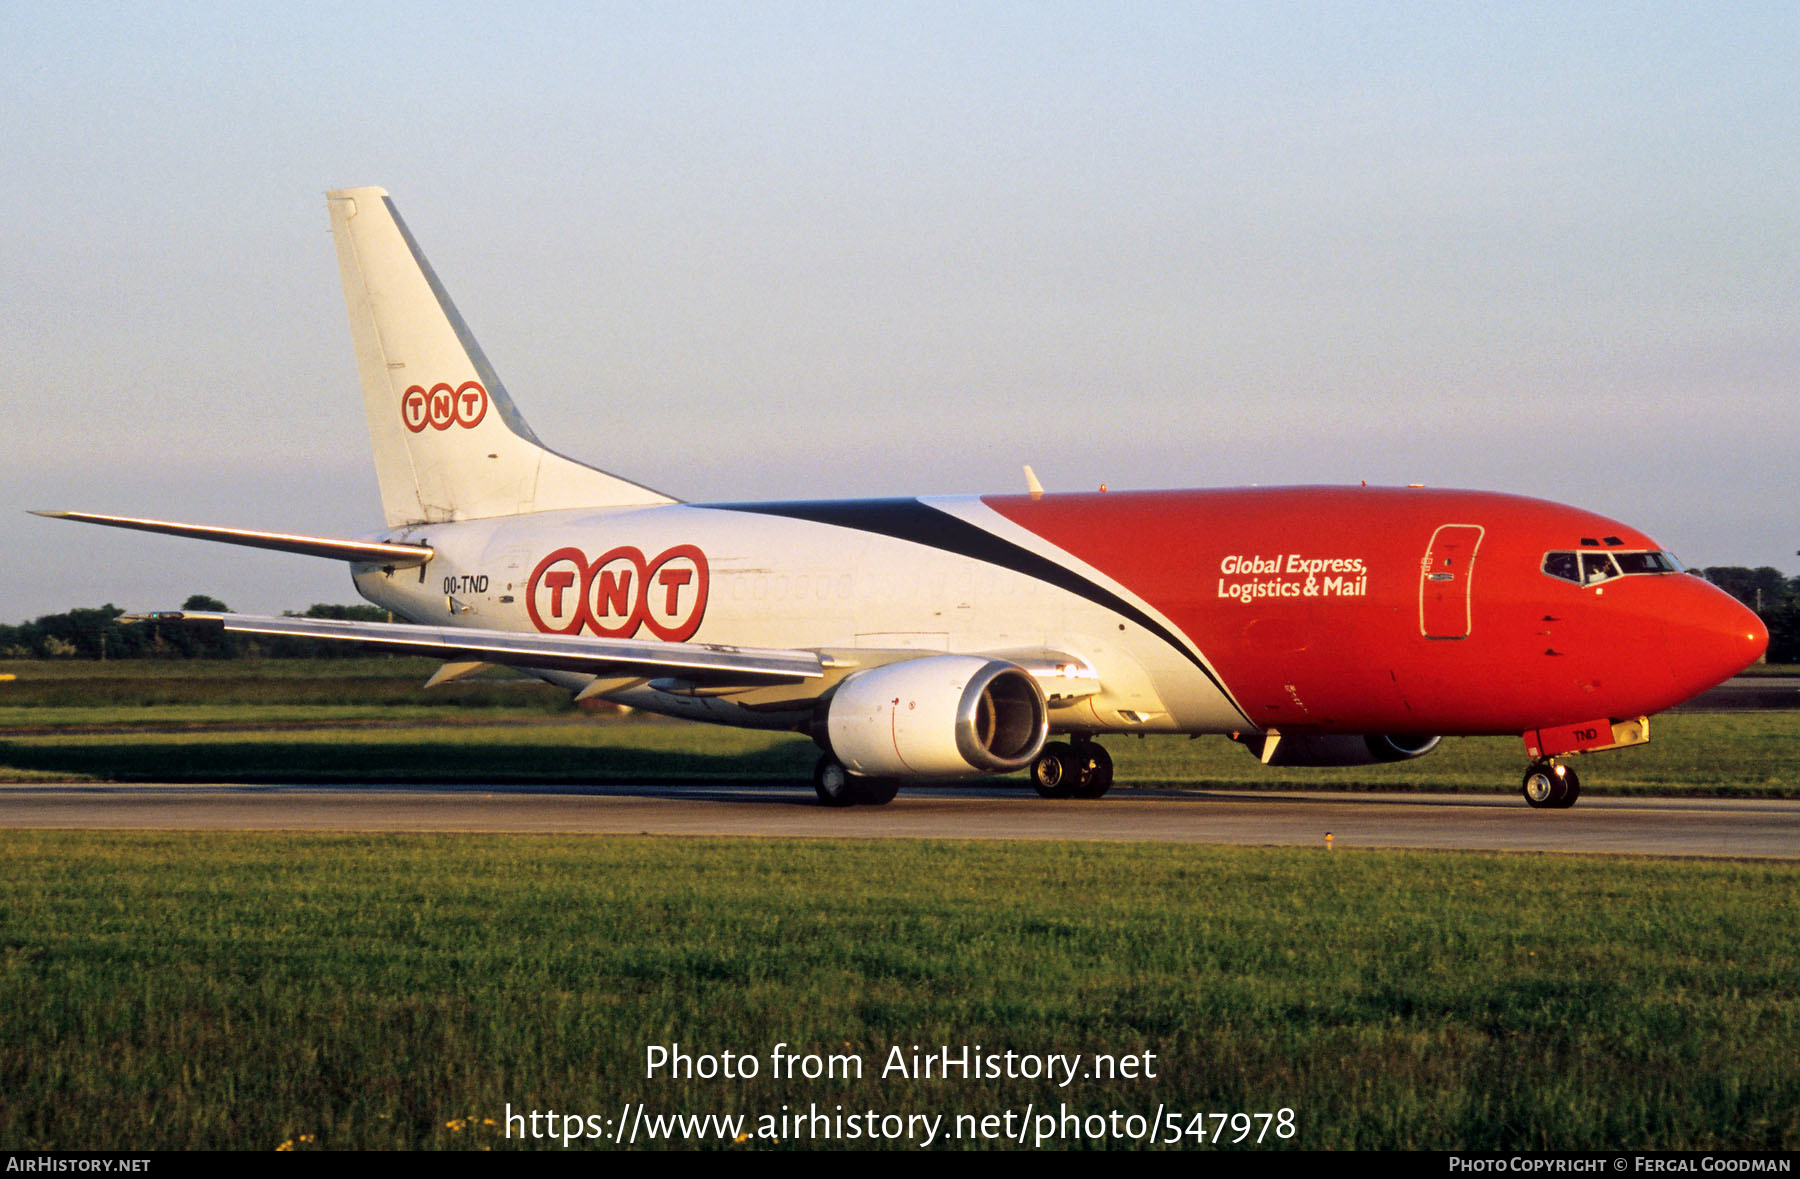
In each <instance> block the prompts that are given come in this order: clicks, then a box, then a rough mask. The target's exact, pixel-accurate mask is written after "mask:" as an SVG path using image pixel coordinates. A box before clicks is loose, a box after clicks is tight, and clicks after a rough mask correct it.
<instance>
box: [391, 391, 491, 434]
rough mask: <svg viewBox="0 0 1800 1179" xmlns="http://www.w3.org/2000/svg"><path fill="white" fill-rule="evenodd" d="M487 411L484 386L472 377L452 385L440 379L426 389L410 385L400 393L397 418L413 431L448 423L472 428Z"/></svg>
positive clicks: (467, 428) (419, 431) (440, 426)
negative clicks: (453, 386) (455, 385)
mask: <svg viewBox="0 0 1800 1179" xmlns="http://www.w3.org/2000/svg"><path fill="white" fill-rule="evenodd" d="M487 411H488V395H487V390H486V389H483V388H482V387H481V386H480V385H479V384H477V383H476V382H474V381H464V382H463V383H462V384H460V385H458V386H457V387H456V388H454V389H452V388H451V387H450V386H448V385H445V384H442V383H439V384H436V385H433V386H432V387H431V388H429V389H427V388H425V386H423V385H414V386H412V387H411V388H409V389H407V391H406V392H405V393H402V394H401V395H400V420H401V421H402V422H405V423H406V428H407V429H408V430H411V431H412V432H413V433H415V434H419V433H423V432H424V430H425V428H426V427H427V426H429V427H431V428H432V429H433V430H448V429H449V428H450V427H451V426H461V427H462V428H463V429H465V430H469V429H473V428H474V427H476V426H479V425H480V424H481V419H482V418H485V417H486V416H487Z"/></svg>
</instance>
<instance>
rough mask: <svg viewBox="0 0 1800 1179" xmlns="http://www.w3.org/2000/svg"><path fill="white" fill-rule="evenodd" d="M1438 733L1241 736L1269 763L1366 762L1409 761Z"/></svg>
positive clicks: (1424, 750) (1432, 743)
mask: <svg viewBox="0 0 1800 1179" xmlns="http://www.w3.org/2000/svg"><path fill="white" fill-rule="evenodd" d="M1439 740H1441V738H1438V737H1418V736H1413V735H1410V734H1408V735H1395V734H1391V733H1369V734H1346V735H1342V736H1339V735H1337V734H1318V733H1312V734H1307V735H1305V736H1286V735H1277V734H1275V733H1265V734H1263V735H1262V736H1260V737H1250V738H1247V739H1245V740H1244V742H1243V744H1244V746H1245V747H1246V748H1247V749H1249V750H1250V752H1251V753H1254V754H1256V756H1257V757H1259V758H1261V759H1262V761H1263V764H1264V765H1271V766H1369V765H1375V764H1377V763H1380V762H1389V761H1410V760H1412V759H1413V758H1415V757H1424V756H1425V755H1426V754H1427V753H1430V752H1431V751H1432V750H1433V749H1436V748H1437V745H1438V741H1439Z"/></svg>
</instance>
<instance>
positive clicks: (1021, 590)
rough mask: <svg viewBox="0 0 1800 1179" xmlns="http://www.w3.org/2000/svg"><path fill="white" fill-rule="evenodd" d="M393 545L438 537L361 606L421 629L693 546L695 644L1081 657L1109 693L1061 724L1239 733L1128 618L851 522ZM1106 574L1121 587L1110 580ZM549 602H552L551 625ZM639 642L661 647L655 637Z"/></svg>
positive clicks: (473, 525)
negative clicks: (596, 571)
mask: <svg viewBox="0 0 1800 1179" xmlns="http://www.w3.org/2000/svg"><path fill="white" fill-rule="evenodd" d="M931 503H932V506H934V507H939V508H942V509H945V510H949V511H951V512H952V514H954V515H958V516H961V517H963V518H965V519H970V520H971V522H974V523H978V525H979V526H981V527H984V528H989V529H990V530H991V531H996V532H998V531H999V529H998V528H994V527H992V521H993V520H995V519H1000V518H999V517H998V516H997V515H996V514H995V513H992V512H991V511H990V510H989V509H987V508H986V506H985V505H983V504H981V503H980V501H979V500H977V499H974V498H973V497H970V498H968V499H945V500H933V501H931ZM1008 530H1009V531H1014V532H1023V530H1019V529H1016V528H1013V527H1012V526H1010V525H1009V526H1008ZM381 537H382V538H383V539H390V540H396V541H402V542H407V543H419V544H423V543H429V544H430V546H431V548H432V550H433V551H434V553H435V556H434V557H433V558H432V560H431V561H430V562H429V563H428V564H427V565H425V566H424V567H423V568H422V569H399V570H395V571H394V572H392V573H391V574H390V573H384V572H383V571H382V570H381V569H380V568H379V567H375V566H357V567H356V568H355V569H354V570H353V577H354V580H355V583H356V588H357V590H358V591H359V592H360V593H361V594H362V595H363V596H364V597H365V598H367V599H368V600H370V601H371V602H374V603H376V604H377V605H379V606H381V607H383V608H385V609H388V610H391V611H393V612H394V613H395V614H396V615H397V616H399V617H402V618H407V619H410V620H412V621H414V622H422V623H431V624H434V625H450V626H468V627H480V628H488V629H495V630H509V631H520V632H524V633H533V632H535V631H536V630H537V629H538V628H537V627H536V626H535V625H534V623H533V622H532V619H531V616H530V613H529V611H528V609H527V602H528V599H529V596H530V590H531V587H530V581H531V577H532V574H533V571H534V570H536V569H537V567H538V565H539V563H540V562H542V561H543V560H544V558H546V557H547V556H549V555H550V554H552V553H555V552H557V551H558V550H561V549H576V550H579V551H580V552H581V553H583V554H585V556H586V558H587V559H588V560H589V561H594V560H596V559H597V558H599V557H600V556H601V555H602V554H604V553H606V552H608V551H610V550H613V549H616V548H619V547H622V546H629V547H631V548H635V549H637V550H639V551H640V552H641V553H643V554H644V555H645V556H646V557H647V558H650V559H654V558H655V557H656V556H657V555H658V554H660V553H664V552H667V551H668V550H670V549H672V548H675V547H677V546H681V545H693V546H695V547H697V548H698V549H700V550H701V552H703V553H704V554H705V557H706V561H707V565H708V568H709V574H710V582H709V585H708V587H707V600H706V606H705V612H704V616H703V618H702V620H701V623H700V625H699V628H698V630H697V631H696V632H695V633H694V634H693V635H692V637H691V639H690V640H689V641H691V642H697V643H713V644H722V645H732V646H745V647H770V648H787V649H807V650H816V649H827V648H837V649H847V650H871V651H875V650H881V651H892V650H895V649H907V650H922V651H940V652H941V651H948V652H958V653H980V654H987V653H1003V652H1006V651H1009V650H1010V651H1025V650H1045V649H1048V650H1055V651H1061V652H1066V653H1068V654H1070V655H1074V656H1077V657H1079V658H1080V659H1083V660H1085V661H1087V662H1088V664H1089V665H1090V666H1092V667H1093V668H1094V669H1095V671H1096V672H1097V673H1098V677H1099V681H1100V684H1101V691H1100V692H1099V693H1098V694H1097V695H1095V696H1092V697H1089V698H1087V699H1085V700H1082V701H1079V702H1077V703H1075V704H1072V705H1069V706H1068V707H1066V708H1061V709H1057V710H1054V711H1053V712H1052V714H1051V723H1052V726H1053V727H1055V728H1057V729H1061V730H1065V731H1080V730H1085V731H1091V732H1214V733H1216V732H1227V731H1231V730H1233V729H1237V728H1241V727H1242V726H1243V721H1242V718H1241V717H1240V716H1239V714H1238V713H1237V711H1236V710H1235V709H1234V708H1233V707H1232V704H1231V702H1230V701H1229V700H1227V699H1226V698H1225V697H1224V695H1223V694H1222V693H1220V691H1219V690H1218V689H1217V688H1216V687H1215V686H1214V685H1213V684H1212V683H1211V682H1209V680H1208V679H1207V677H1206V675H1205V674H1204V673H1203V672H1202V671H1201V670H1200V669H1199V668H1198V667H1196V666H1195V665H1194V663H1193V662H1192V661H1191V660H1190V659H1189V658H1188V656H1187V655H1185V654H1184V653H1183V652H1181V651H1179V650H1177V649H1175V648H1174V647H1173V646H1171V645H1170V643H1169V642H1168V641H1167V640H1166V639H1164V638H1162V637H1160V636H1158V635H1156V634H1153V633H1150V632H1149V631H1147V630H1145V629H1144V627H1142V626H1141V625H1139V624H1138V623H1136V622H1134V621H1132V620H1130V619H1128V618H1124V617H1122V616H1120V615H1119V614H1118V613H1117V612H1115V611H1113V610H1110V609H1108V608H1106V607H1104V606H1101V605H1099V604H1097V603H1095V602H1091V601H1089V600H1087V599H1086V598H1084V597H1081V596H1080V595H1078V594H1075V593H1071V592H1069V591H1068V590H1064V589H1060V588H1058V587H1056V586H1053V585H1049V584H1046V583H1044V582H1042V581H1040V580H1038V579H1036V578H1034V577H1030V576H1027V575H1025V574H1022V573H1018V572H1015V571H1014V570H1011V569H1007V568H1003V567H1001V566H997V565H993V564H989V563H987V562H984V561H979V560H975V559H973V558H969V557H964V556H961V555H959V554H956V553H951V552H945V551H942V550H939V549H934V548H931V547H929V546H926V545H921V544H915V543H913V542H910V541H904V540H898V539H894V538H892V537H888V536H883V535H879V534H876V533H870V532H864V531H860V530H858V529H854V528H846V527H840V526H836V525H829V524H820V523H816V522H813V521H808V520H798V519H792V518H789V517H785V516H776V515H764V514H760V513H757V512H752V511H736V510H730V509H720V508H706V507H699V506H693V505H686V504H678V505H671V506H663V507H648V508H623V509H612V510H597V511H560V512H545V513H537V514H533V515H529V516H515V517H502V518H494V519H487V520H468V521H460V522H456V523H449V524H421V525H415V526H411V527H407V528H404V529H399V530H394V531H389V532H385V533H382V534H381ZM1024 538H1025V539H1029V540H1030V541H1031V546H1030V547H1031V548H1032V550H1033V551H1036V552H1038V553H1039V554H1040V555H1046V556H1050V555H1052V554H1054V557H1053V559H1055V560H1057V561H1058V562H1059V563H1060V564H1063V565H1065V566H1067V567H1070V568H1074V569H1077V570H1078V571H1079V572H1081V573H1082V574H1083V575H1084V576H1090V577H1093V576H1095V575H1094V574H1093V572H1092V571H1090V570H1088V569H1087V568H1086V566H1084V565H1082V564H1081V563H1080V562H1077V561H1074V560H1073V559H1072V558H1070V557H1068V555H1067V554H1062V553H1060V552H1059V551H1057V550H1054V549H1051V548H1050V547H1049V546H1048V545H1047V544H1046V543H1045V542H1043V541H1042V540H1041V539H1040V538H1036V537H1033V536H1030V534H1025V537H1024ZM1007 539H1009V540H1013V541H1014V542H1015V543H1022V539H1021V538H1019V537H1014V536H1008V537H1007ZM1095 579H1096V580H1099V581H1100V582H1101V584H1103V585H1107V586H1108V588H1112V589H1114V590H1115V592H1117V589H1118V587H1115V586H1112V585H1111V584H1110V582H1109V581H1108V580H1107V579H1103V578H1098V577H1096V578H1095ZM638 588H639V589H643V588H646V587H638ZM680 588H685V587H680ZM648 589H649V590H650V592H661V590H660V589H659V587H648ZM565 592H566V593H575V592H579V591H578V589H573V588H572V589H570V590H567V591H565ZM1121 596H1124V597H1127V600H1133V602H1134V604H1137V603H1136V602H1135V600H1134V599H1133V598H1132V597H1131V596H1129V595H1126V594H1121ZM548 601H549V599H548V598H547V597H540V613H542V612H544V611H545V610H547V609H548V606H547V605H546V604H544V603H547V602H548ZM564 608H565V611H566V609H567V606H566V602H565V607H564ZM1170 629H1171V630H1173V629H1174V628H1173V627H1171V628H1170ZM621 637H631V636H621ZM635 637H638V638H653V637H655V636H654V635H652V634H651V633H650V631H649V630H648V629H644V630H640V631H639V632H637V634H636V636H635ZM543 678H545V679H547V680H550V681H551V682H554V683H558V684H560V685H561V686H564V687H568V688H572V689H577V690H578V689H579V688H581V687H583V686H585V685H586V684H587V683H588V682H590V679H591V677H586V676H577V675H571V674H568V673H562V674H545V675H544V676H543ZM608 696H609V698H614V699H619V700H620V701H621V702H624V703H629V704H631V705H633V706H635V707H640V708H645V709H648V710H651V711H656V712H663V713H668V714H671V715H677V716H686V717H690V718H692V719H697V720H709V721H715V722H723V723H729V724H738V725H746V724H757V723H763V724H779V725H780V726H781V727H786V726H787V724H788V723H790V721H791V718H788V719H771V718H766V717H765V718H762V719H761V721H760V722H759V721H758V720H757V719H756V718H754V717H747V716H745V715H743V710H741V709H738V708H737V707H736V706H735V705H734V704H732V703H731V702H730V701H729V700H717V699H710V700H709V699H704V698H688V697H671V696H669V695H668V694H666V693H662V692H657V691H654V690H651V689H648V688H644V687H641V686H640V687H636V688H632V689H627V690H625V691H623V692H612V693H608Z"/></svg>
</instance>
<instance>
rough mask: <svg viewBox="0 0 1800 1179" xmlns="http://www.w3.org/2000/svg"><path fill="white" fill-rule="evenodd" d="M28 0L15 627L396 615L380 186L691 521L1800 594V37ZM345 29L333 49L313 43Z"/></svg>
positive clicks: (1605, 27) (12, 273) (12, 415)
mask: <svg viewBox="0 0 1800 1179" xmlns="http://www.w3.org/2000/svg"><path fill="white" fill-rule="evenodd" d="M244 7H248V6H232V5H223V4H220V5H168V4H125V3H119V4H104V5H103V4H84V3H78V2H77V3H68V4H58V5H8V6H6V8H5V10H4V11H0V160H4V161H5V162H6V164H7V167H5V168H4V169H0V203H3V206H4V208H5V209H6V211H7V214H8V216H7V229H6V231H5V233H4V234H0V267H3V272H4V278H3V279H0V360H3V361H4V364H5V375H6V379H5V381H4V382H3V383H0V410H3V411H4V413H5V420H6V422H7V423H8V428H7V430H6V437H7V439H8V441H9V443H10V445H9V446H8V447H7V448H6V461H5V463H4V464H0V544H3V545H4V554H5V556H4V558H0V622H9V623H11V622H19V621H23V620H26V619H29V618H32V617H35V616H37V615H40V614H44V613H49V612H52V611H60V610H64V609H67V608H70V607H72V606H94V605H100V604H102V603H114V604H116V605H118V606H120V607H123V608H125V609H132V610H138V609H157V608H168V607H172V606H178V605H179V604H180V603H181V601H182V600H184V599H185V598H186V597H187V596H188V595H190V594H195V593H204V594H208V595H211V596H214V597H217V598H220V599H223V600H224V601H225V602H227V603H228V604H229V605H230V606H231V607H232V608H234V609H237V610H240V611H246V612H257V613H278V612H280V611H282V610H303V609H305V608H306V607H307V606H308V605H310V604H312V603H314V602H349V601H354V600H355V592H354V590H353V588H352V587H351V585H350V582H349V578H348V575H347V573H346V572H345V570H344V569H343V567H342V566H341V565H338V564H336V563H333V562H327V561H320V560H310V559H307V558H304V557H295V556H288V555H283V554H276V553H262V552H254V551H250V550H245V549H238V548H231V547H226V546H216V545H207V544H204V543H201V542H196V541H186V540H179V539H173V538H165V537H152V536H146V535H142V534H137V533H122V532H116V531H114V530H110V529H100V528H94V527H90V526H86V525H76V524H69V523H65V522H57V521H48V520H42V519H39V518H36V517H33V516H29V515H27V514H26V510H27V509H30V508H52V509H54V508H72V509H80V510H88V511H97V512H106V513H114V514H125V515H145V516H152V517H158V518H163V519H176V520H188V521H195V522H200V523H209V524H221V525H228V526H240V527H250V528H265V529H271V530H277V531H289V532H304V533H312V534H318V535H327V536H346V535H361V534H366V533H369V532H371V531H374V530H376V529H378V528H379V526H380V523H381V519H380V511H379V504H378V501H377V498H376V489H375V481H374V474H373V469H372V466H371V463H370V458H369V443H368V436H367V432H366V427H365V425H364V422H363V419H362V412H361V405H360V394H359V391H358V386H357V380H356V372H355V366H354V360H353V357H352V354H351V351H350V342H349V333H348V329H347V326H346V320H345V315H344V310H343V302H342V291H341V288H340V286H339V283H338V277H337V270H336V262H335V258H334V255H333V252H332V247H331V241H330V237H329V232H328V221H327V216H326V209H325V200H324V192H325V191H326V190H327V189H331V188H339V187H349V186H356V185H380V186H382V187H385V188H387V189H388V190H389V191H390V192H391V193H392V194H393V197H394V200H395V203H396V205H397V207H398V208H399V209H400V210H401V212H402V214H403V215H404V216H405V218H406V220H407V223H408V225H409V226H410V228H411V229H412V231H413V233H414V235H415V237H416V238H417V239H418V241H419V243H420V245H421V246H422V248H423V249H424V251H425V253H426V254H427V255H428V256H429V258H430V259H431V261H432V264H433V266H434V267H435V269H436V270H437V272H438V274H439V275H440V276H441V277H442V279H443V280H444V282H445V284H446V285H447V287H448V288H449V290H450V292H451V294H452V296H453V297H454V298H455V300H456V302H457V304H458V306H459V308H460V309H461V311H462V313H463V316H464V318H465V319H466V320H467V322H468V323H469V325H470V326H471V328H472V329H473V331H474V332H475V334H476V336H477V337H478V338H479V339H480V341H481V343H482V345H483V348H484V350H485V351H486V352H487V354H488V357H489V358H490V360H492V361H493V363H494V366H495V368H496V370H497V371H498V372H499V373H500V375H501V377H502V378H503V380H504V381H505V383H506V386H507V388H508V390H509V391H510V392H511V394H512V396H513V398H514V400H515V401H517V402H518V404H519V406H520V408H521V410H522V411H523V412H524V414H525V417H526V419H527V420H528V421H529V422H530V424H531V426H532V428H533V430H534V431H535V432H536V433H537V435H538V436H539V437H540V438H542V439H543V440H544V441H545V442H546V443H547V444H549V445H550V446H552V447H553V448H555V449H557V450H560V451H563V452H564V453H567V454H570V455H573V456H575V457H578V458H581V459H584V460H586V461H588V462H591V463H593V464H594V465H596V466H600V467H602V468H605V469H607V470H611V471H614V472H616V473H618V474H620V475H623V476H625V477H627V478H630V479H633V480H635V481H638V482H641V483H645V484H648V485H649V486H652V487H656V488H658V489H659V490H663V491H666V492H668V493H670V494H673V495H676V496H679V497H681V498H683V499H690V500H708V499H732V500H742V499H752V498H765V499H810V498H822V497H862V496H886V495H913V494H951V493H974V492H993V491H1004V492H1011V491H1018V490H1022V489H1023V487H1024V480H1023V476H1022V474H1021V472H1020V467H1021V464H1025V463H1030V464H1031V465H1032V466H1033V467H1034V469H1035V470H1036V472H1037V474H1038V476H1039V478H1040V479H1041V480H1042V481H1043V483H1044V484H1045V485H1046V486H1047V487H1048V488H1049V489H1051V490H1053V491H1055V490H1091V489H1093V488H1095V487H1097V486H1099V485H1100V484H1101V483H1103V482H1104V483H1105V484H1107V485H1108V486H1109V487H1111V488H1113V489H1115V490H1116V489H1122V488H1153V487H1195V486H1221V485H1238V484H1250V483H1260V484H1276V483H1355V482H1358V481H1365V480H1366V481H1367V482H1369V483H1372V484H1376V483H1381V484H1392V483H1414V482H1417V483H1426V484H1429V485H1433V486H1447V487H1477V488H1488V489H1494V490H1502V491H1513V492H1519V493H1523V494H1529V495H1536V496H1541V497H1544V498H1547V499H1553V500H1558V501H1561V502H1565V503H1572V504H1577V505H1579V506H1582V507H1585V508H1589V509H1592V510H1595V511H1599V512H1602V513H1605V514H1607V515H1611V516H1614V517H1617V518H1619V519H1622V520H1625V521H1628V522H1629V523H1631V524H1632V525H1633V526H1635V527H1638V528H1642V529H1644V530H1645V531H1648V532H1649V533H1650V534H1651V535H1653V536H1655V537H1657V538H1658V539H1659V540H1660V541H1661V542H1662V543H1663V544H1664V545H1665V546H1667V547H1669V548H1670V549H1672V550H1674V551H1675V552H1676V553H1677V554H1678V555H1679V556H1681V557H1682V559H1683V560H1685V561H1686V562H1687V563H1688V564H1689V565H1749V566H1757V565H1774V566H1776V567H1777V568H1780V569H1783V570H1785V571H1787V572H1789V573H1800V557H1796V556H1795V553H1796V550H1800V521H1797V520H1796V512H1795V508H1794V504H1795V486H1796V480H1795V478H1794V474H1793V460H1794V456H1795V446H1796V442H1797V441H1800V86H1797V85H1796V83H1795V79H1796V78H1800V10H1797V9H1796V8H1795V7H1794V6H1792V5H1789V4H1785V3H1782V4H1767V5H1763V4H1755V3H1744V4H1734V5H1726V6H1717V5H1699V4H1695V5H1672V4H1577V5H1568V4H1566V3H1558V4H1554V5H1539V4H1524V3H1522V4H1508V5H1494V4H1456V3H1430V4H1418V5H1410V4H1401V3H1380V4H1359V3H1316V4H1286V3H1272V2H1258V3H1244V4H1238V3H1228V2H1227V3H1206V4H1170V5H1160V4H1117V3H1111V4H1105V5H1101V4H1058V3H1037V4H1005V3H985V4H974V5H970V4H948V3H946V4H892V5H876V6H860V5H849V4H779V3H751V4H743V3H738V4H680V3H657V4H642V5H611V4H569V5H560V4H526V5H513V6H506V8H505V10H501V9H499V8H498V7H497V6H496V7H490V6H482V5H462V4H454V3H432V4H428V5H380V4H369V3H357V4H338V3H329V2H326V3H313V4H308V5H266V6H255V7H256V8H257V9H259V10H260V9H268V10H269V11H254V12H250V11H240V8H244ZM290 9H291V11H289V10H290Z"/></svg>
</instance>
